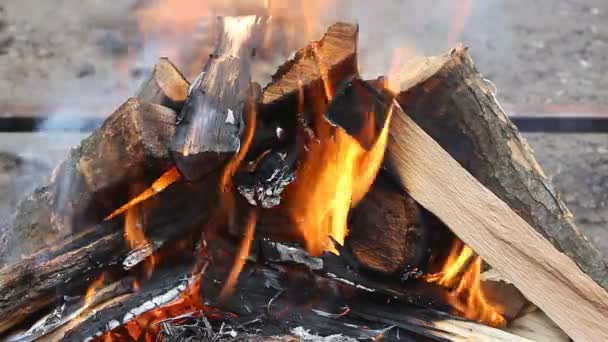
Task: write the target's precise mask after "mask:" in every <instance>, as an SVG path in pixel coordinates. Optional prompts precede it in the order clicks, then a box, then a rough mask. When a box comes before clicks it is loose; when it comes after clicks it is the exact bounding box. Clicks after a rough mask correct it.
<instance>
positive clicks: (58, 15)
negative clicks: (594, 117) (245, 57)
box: [0, 0, 608, 255]
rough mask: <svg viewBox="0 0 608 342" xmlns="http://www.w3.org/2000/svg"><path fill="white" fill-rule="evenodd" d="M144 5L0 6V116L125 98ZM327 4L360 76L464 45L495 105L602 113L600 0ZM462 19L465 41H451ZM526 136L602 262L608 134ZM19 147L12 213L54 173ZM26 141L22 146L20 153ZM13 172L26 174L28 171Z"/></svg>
mask: <svg viewBox="0 0 608 342" xmlns="http://www.w3.org/2000/svg"><path fill="white" fill-rule="evenodd" d="M243 1H245V0H243ZM145 2H146V1H145V0H125V1H107V0H53V1H40V0H19V1H10V0H0V75H2V77H0V115H6V113H7V112H15V111H17V112H19V111H21V112H28V110H29V111H30V113H39V114H41V115H47V114H49V113H46V112H36V111H37V110H39V109H40V108H44V109H45V110H49V111H50V112H51V114H52V113H53V112H61V113H63V114H64V115H72V116H74V117H77V116H81V115H100V114H107V113H109V112H111V109H112V108H114V107H116V106H117V105H118V104H119V103H120V102H121V101H123V100H124V98H125V97H127V96H128V95H129V94H132V92H133V89H134V87H135V86H136V85H137V82H138V77H141V75H140V71H141V70H140V69H141V68H144V69H145V67H146V66H147V65H149V64H150V62H151V61H154V60H155V59H156V57H157V56H156V55H154V53H153V52H152V53H150V51H149V50H148V52H147V54H146V55H145V56H140V55H141V53H140V55H138V56H136V58H135V62H132V63H130V64H124V61H125V60H129V58H128V57H129V56H130V55H129V54H131V53H133V51H134V49H135V51H140V50H141V49H140V50H137V49H138V45H137V44H138V41H139V38H140V37H139V36H138V33H137V25H136V23H135V22H134V20H133V16H132V15H131V14H132V10H133V9H134V8H136V7H138V6H142V3H145ZM148 2H149V1H148ZM313 2H314V1H313ZM464 2H466V1H463V3H464ZM336 3H338V4H339V3H341V4H342V5H340V6H341V8H340V9H339V10H337V11H333V12H332V11H323V14H326V16H327V17H328V18H325V19H324V20H326V21H328V22H329V21H333V20H335V18H337V17H339V18H345V19H358V20H359V22H360V23H361V44H360V45H361V49H362V51H363V52H364V53H365V57H364V58H363V61H362V63H363V64H365V65H367V67H368V69H367V70H370V71H373V72H376V70H371V69H372V68H373V66H376V67H378V66H379V65H380V67H378V68H379V69H382V68H384V67H383V65H384V64H386V63H388V61H389V60H390V57H391V56H390V53H386V52H385V51H388V50H389V49H382V47H383V46H390V47H395V46H402V45H406V46H407V47H408V48H409V49H411V50H413V51H414V52H416V53H427V54H428V53H439V52H442V51H445V50H446V49H447V48H449V47H451V46H453V43H454V41H455V40H463V41H464V42H465V44H467V45H468V46H470V48H471V50H470V51H471V54H472V55H473V57H474V59H475V60H476V63H477V65H478V67H479V69H480V70H481V71H482V72H483V73H484V74H485V75H486V76H487V77H488V79H490V80H492V81H493V82H494V83H495V84H496V86H497V88H498V89H499V93H498V95H499V99H500V100H501V101H502V102H503V103H506V104H509V105H512V106H526V105H543V104H554V105H558V106H559V105H575V106H595V107H601V106H606V105H608V96H605V95H606V94H605V89H608V78H607V77H605V70H608V54H606V51H608V50H607V44H608V1H606V0H563V1H554V0H537V1H527V0H471V3H472V7H471V11H470V15H469V16H468V17H467V20H466V21H464V20H461V19H463V18H465V16H463V15H462V14H463V13H464V12H463V13H461V14H458V11H457V9H455V8H451V7H450V6H449V5H448V4H449V2H448V1H447V0H438V1H434V2H432V4H429V3H430V2H428V1H418V0H406V1H397V0H386V1H376V2H374V6H369V1H367V0H353V1H345V0H336ZM326 12H327V13H326ZM328 13H329V14H328ZM460 22H462V23H464V24H463V29H464V30H463V33H462V35H456V36H455V37H454V36H453V32H454V31H455V27H456V28H457V27H458V25H459V23H460ZM456 31H457V30H456ZM450 32H452V33H450ZM139 48H140V47H139ZM140 52H141V51H140ZM138 53H139V52H138ZM378 61H380V62H378ZM376 62H378V63H376ZM383 63H384V64H383ZM84 107H86V108H87V109H86V110H83V108H84ZM91 108H93V109H94V110H93V112H92V113H91ZM606 108H608V107H606ZM606 111H607V112H608V109H607V110H606ZM66 113H67V114H66ZM75 124H77V123H75ZM525 136H526V138H527V139H528V140H529V142H530V144H531V145H532V147H533V148H534V149H535V150H536V154H537V157H538V159H539V160H540V162H541V164H542V165H543V166H544V167H545V169H546V171H547V174H548V175H550V176H552V177H553V178H554V181H555V183H556V187H557V188H558V189H559V190H560V192H561V194H562V197H563V198H564V200H565V201H566V202H567V204H568V205H569V206H570V208H571V210H572V211H573V212H574V214H575V217H576V220H577V222H578V223H579V225H580V226H581V227H582V228H583V230H584V231H585V232H586V233H587V235H589V237H590V238H591V239H592V240H594V241H595V242H596V243H597V244H598V246H600V247H601V249H602V250H603V251H604V253H605V254H606V255H608V232H607V229H608V206H607V204H606V203H607V198H608V195H607V194H608V180H607V179H608V178H607V177H608V152H607V151H608V135H601V134H588V135H556V134H526V135H525ZM7 139H8V140H7ZM7 141H9V142H11V143H7ZM21 141H23V142H22V143H15V141H14V140H12V138H11V137H9V138H7V137H6V136H4V138H0V151H9V152H17V153H22V151H23V150H27V151H28V152H31V151H34V153H30V154H28V156H29V157H32V158H34V160H31V161H30V162H29V163H27V162H26V163H25V164H24V163H23V162H21V164H19V163H16V162H15V161H14V158H13V157H6V158H5V159H6V160H8V161H7V162H6V163H5V164H2V165H4V166H2V167H1V168H0V170H4V171H5V172H4V174H10V175H12V176H14V177H23V179H25V180H26V181H25V183H27V184H28V186H27V187H24V188H23V189H19V190H15V188H11V189H13V190H11V191H7V192H3V194H4V196H3V197H4V199H3V201H4V202H9V204H10V203H14V202H15V198H16V197H18V195H20V194H22V193H25V192H26V191H25V190H27V189H29V188H31V185H34V184H37V183H38V182H40V181H41V179H44V177H40V174H45V175H46V174H48V169H49V167H50V166H51V165H47V164H44V165H45V166H41V165H42V164H39V163H38V161H36V160H35V159H36V151H38V155H40V156H46V150H45V149H40V148H39V146H40V145H39V144H40V142H39V141H37V140H35V139H34V140H31V141H29V142H28V141H27V140H21ZM28 144H29V146H30V148H24V146H27V145H28ZM51 164H52V163H51ZM19 165H33V166H28V168H27V170H29V171H27V172H25V171H21V169H20V168H21V167H22V166H19ZM31 170H39V171H40V172H39V173H32V172H30V171H31ZM12 176H11V177H6V176H3V177H0V191H2V190H3V189H8V188H7V186H8V185H7V182H10V181H11V179H13V178H12ZM6 194H9V195H8V196H7V195H6ZM8 197H10V199H9V198H8ZM0 223H1V222H0Z"/></svg>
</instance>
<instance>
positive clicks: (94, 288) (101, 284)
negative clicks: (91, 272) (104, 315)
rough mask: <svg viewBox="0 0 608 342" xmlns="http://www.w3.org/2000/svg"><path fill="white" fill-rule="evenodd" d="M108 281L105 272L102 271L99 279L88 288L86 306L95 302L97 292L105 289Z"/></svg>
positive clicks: (85, 296)
mask: <svg viewBox="0 0 608 342" xmlns="http://www.w3.org/2000/svg"><path fill="white" fill-rule="evenodd" d="M105 281H106V274H105V272H104V273H102V274H101V275H100V276H99V277H97V279H95V280H93V282H92V283H91V285H89V287H88V288H87V292H86V293H85V295H84V306H85V307H86V306H89V305H91V303H92V302H93V298H95V294H96V293H97V292H98V291H99V290H101V289H103V287H104V285H105Z"/></svg>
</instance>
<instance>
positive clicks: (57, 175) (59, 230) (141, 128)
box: [0, 99, 176, 265]
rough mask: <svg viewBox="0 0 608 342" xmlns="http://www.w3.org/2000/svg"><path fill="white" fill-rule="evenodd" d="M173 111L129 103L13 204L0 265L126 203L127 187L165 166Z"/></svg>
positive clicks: (74, 231) (0, 246)
mask: <svg viewBox="0 0 608 342" xmlns="http://www.w3.org/2000/svg"><path fill="white" fill-rule="evenodd" d="M175 116H176V115H175V112H174V111H173V110H171V109H169V108H167V107H164V106H161V105H156V104H150V103H146V102H142V101H140V100H137V99H129V100H128V101H127V102H125V103H124V104H123V105H122V106H120V107H119V108H118V109H117V110H116V111H115V112H114V114H112V115H111V116H110V117H109V118H108V119H106V121H105V122H104V124H103V125H102V126H101V127H100V128H99V129H98V130H97V131H95V132H94V133H93V134H91V136H89V137H88V138H86V139H84V140H83V141H82V142H81V144H80V146H78V147H77V148H75V149H73V150H72V151H71V152H70V155H69V156H68V157H67V159H66V160H65V161H64V162H63V163H62V164H61V165H60V166H59V167H58V169H56V170H55V172H54V173H53V176H52V177H51V180H50V182H49V183H48V184H47V185H45V186H43V187H41V188H38V189H37V190H36V191H34V193H33V194H31V195H30V196H29V197H27V198H25V199H24V200H23V201H22V202H21V203H20V205H19V207H18V209H17V213H16V217H15V219H14V221H13V224H12V225H11V227H10V228H9V229H8V230H7V231H6V232H4V233H3V236H2V240H1V241H0V242H1V244H0V258H1V259H0V260H1V261H0V265H6V264H8V263H11V262H13V261H15V260H18V259H19V258H20V257H21V256H22V255H29V254H32V253H34V252H36V251H38V250H39V249H41V248H43V247H44V246H48V245H50V244H52V243H54V242H55V241H57V239H58V238H60V237H62V236H68V235H71V234H77V233H79V232H81V231H83V230H86V229H87V228H88V227H90V226H91V225H93V224H96V223H97V222H99V221H100V220H101V219H102V218H103V217H104V216H105V215H107V214H108V213H109V212H111V211H112V210H114V209H116V208H117V207H119V206H120V205H121V204H122V203H124V202H126V201H127V199H128V198H127V195H128V191H125V190H126V189H128V187H129V185H131V184H135V183H148V182H151V181H152V180H153V179H155V178H156V177H158V176H159V175H160V174H162V173H163V171H165V170H167V169H169V168H170V167H171V163H172V161H171V158H170V155H169V149H168V146H169V144H170V141H171V139H172V138H173V133H174V130H175Z"/></svg>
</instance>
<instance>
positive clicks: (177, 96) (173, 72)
mask: <svg viewBox="0 0 608 342" xmlns="http://www.w3.org/2000/svg"><path fill="white" fill-rule="evenodd" d="M189 86H190V83H188V81H187V80H186V78H185V77H184V75H182V74H181V72H179V70H177V68H176V67H175V65H173V63H171V61H170V60H169V59H168V58H160V59H159V60H158V62H157V63H156V65H155V66H154V70H153V71H152V74H151V75H150V77H149V78H148V80H147V81H146V82H144V83H143V84H142V86H141V88H140V90H139V94H138V95H137V98H138V99H140V100H142V101H146V102H150V103H156V104H161V105H163V106H165V107H169V108H171V109H173V110H175V111H177V112H179V111H180V110H181V109H182V107H183V105H184V102H186V98H187V97H188V87H189Z"/></svg>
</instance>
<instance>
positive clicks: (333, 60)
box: [261, 23, 359, 117]
mask: <svg viewBox="0 0 608 342" xmlns="http://www.w3.org/2000/svg"><path fill="white" fill-rule="evenodd" d="M358 35H359V27H358V26H357V25H353V24H348V23H337V24H334V25H332V26H331V27H330V28H329V29H328V30H327V32H326V33H325V35H324V36H323V37H322V38H321V39H320V40H319V41H318V42H313V43H311V44H309V45H308V46H306V47H305V48H303V49H301V50H299V51H298V52H296V54H295V56H294V58H293V59H291V60H290V61H288V62H287V63H285V64H283V65H282V66H280V67H279V69H278V71H277V72H276V73H275V74H274V75H273V76H272V80H271V81H270V83H269V84H268V85H267V86H266V87H265V88H264V93H263V96H262V107H263V108H262V114H261V115H262V116H276V115H278V116H279V117H280V116H281V114H283V111H281V110H280V109H277V108H297V102H298V100H297V97H298V92H299V90H300V89H303V90H304V92H305V93H312V94H323V93H324V87H325V86H327V87H329V88H331V89H334V90H335V89H336V88H337V86H338V85H339V84H340V83H341V82H342V81H343V80H345V79H348V78H351V77H352V76H355V75H357V74H358V70H359V69H358V65H357V40H358ZM324 82H325V84H324ZM264 107H268V108H272V110H264ZM291 112H293V111H291ZM273 114H274V115H273Z"/></svg>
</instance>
